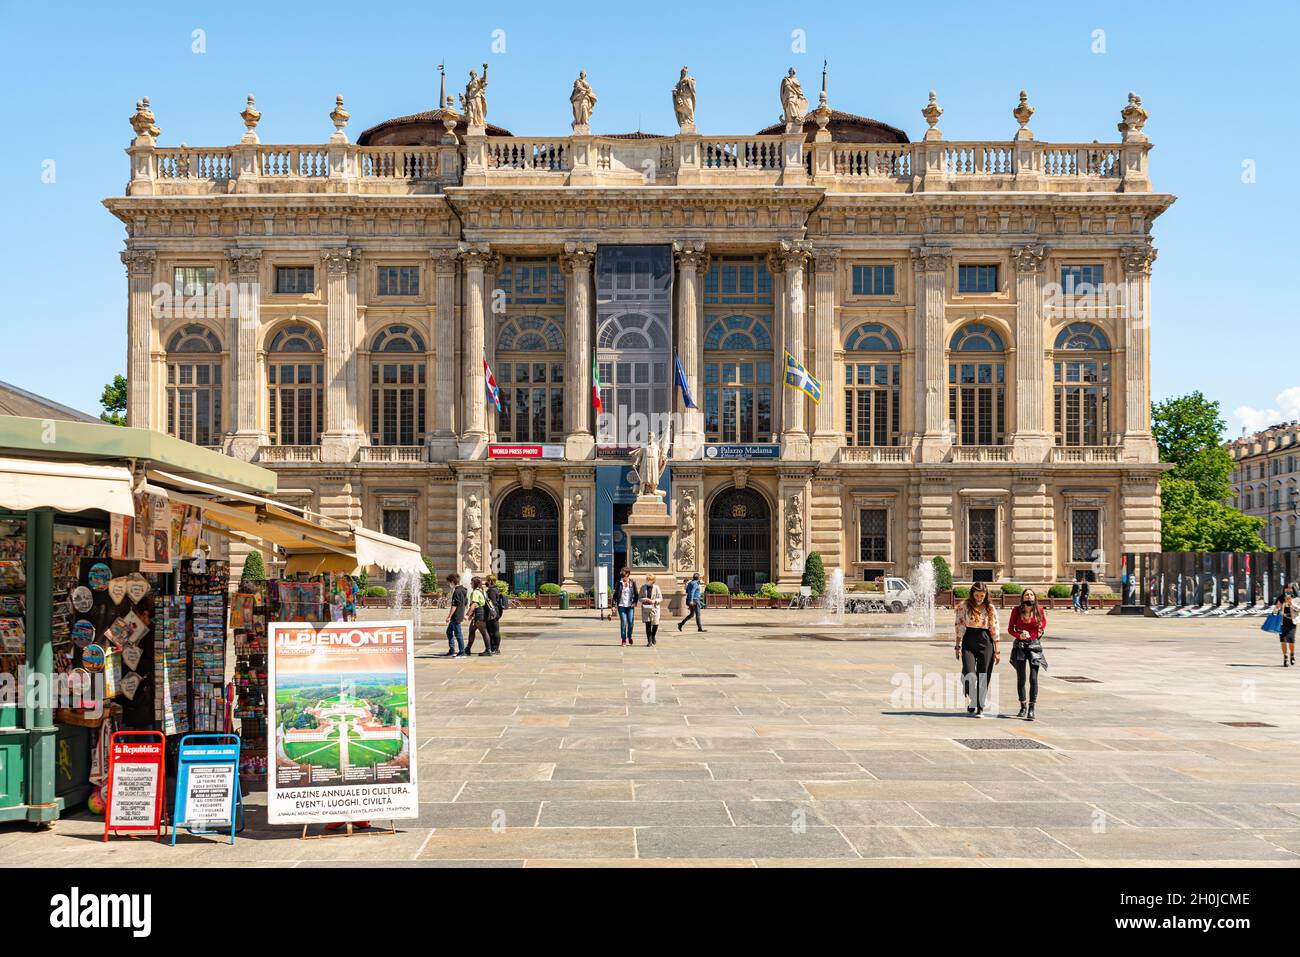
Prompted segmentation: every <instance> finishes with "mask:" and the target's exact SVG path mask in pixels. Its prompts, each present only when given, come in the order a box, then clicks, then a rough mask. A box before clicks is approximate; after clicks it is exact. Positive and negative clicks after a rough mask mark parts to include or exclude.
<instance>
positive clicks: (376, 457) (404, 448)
mask: <svg viewBox="0 0 1300 957" xmlns="http://www.w3.org/2000/svg"><path fill="white" fill-rule="evenodd" d="M357 458H358V461H361V462H388V463H409V462H423V461H425V460H426V459H427V458H428V449H427V448H426V447H425V446H423V445H363V446H361V448H360V449H358V450H357Z"/></svg>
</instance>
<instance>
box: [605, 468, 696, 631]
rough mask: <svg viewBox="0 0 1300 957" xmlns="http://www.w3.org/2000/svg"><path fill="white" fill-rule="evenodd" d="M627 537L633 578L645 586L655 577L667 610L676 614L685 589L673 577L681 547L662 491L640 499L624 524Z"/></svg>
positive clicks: (633, 504) (645, 495) (633, 505)
mask: <svg viewBox="0 0 1300 957" xmlns="http://www.w3.org/2000/svg"><path fill="white" fill-rule="evenodd" d="M623 534H624V535H625V536H626V537H627V556H628V557H627V563H628V568H630V569H631V571H632V577H633V578H635V579H636V580H637V583H638V584H644V583H645V576H646V575H648V574H650V575H654V576H655V584H656V585H658V586H659V589H660V591H662V592H663V594H664V603H665V610H666V611H668V612H669V613H671V614H676V610H677V608H678V607H680V604H681V601H680V598H679V593H680V591H681V588H680V586H679V584H678V582H677V579H676V578H675V577H674V576H673V575H672V573H671V571H672V566H671V563H672V556H673V554H674V552H675V549H676V546H677V524H676V522H675V521H674V520H673V517H672V516H671V515H669V514H668V504H667V503H666V502H665V501H664V493H663V491H662V490H660V489H655V491H654V492H651V493H644V492H643V493H641V494H640V495H638V496H637V497H636V501H635V502H634V503H632V509H631V511H630V513H629V514H628V517H627V521H625V522H624V523H623ZM617 571H618V569H615V573H617Z"/></svg>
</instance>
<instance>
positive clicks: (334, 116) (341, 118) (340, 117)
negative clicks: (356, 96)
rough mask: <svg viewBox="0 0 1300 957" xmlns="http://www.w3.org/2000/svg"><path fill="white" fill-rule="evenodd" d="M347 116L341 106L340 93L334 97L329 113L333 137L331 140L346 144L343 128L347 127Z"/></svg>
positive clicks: (341, 96)
mask: <svg viewBox="0 0 1300 957" xmlns="http://www.w3.org/2000/svg"><path fill="white" fill-rule="evenodd" d="M348 119H349V114H348V111H347V109H346V108H344V106H343V94H342V93H340V94H339V95H338V96H336V97H334V109H333V110H332V111H331V112H330V120H331V122H333V124H334V136H333V137H331V138H332V139H335V140H339V141H343V142H346V141H347V134H345V133H344V132H343V127H345V126H347V125H348Z"/></svg>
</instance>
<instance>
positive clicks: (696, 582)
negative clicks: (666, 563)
mask: <svg viewBox="0 0 1300 957" xmlns="http://www.w3.org/2000/svg"><path fill="white" fill-rule="evenodd" d="M703 594H704V586H703V585H701V584H700V573H699V572H696V573H695V574H694V575H693V576H691V580H690V581H688V582H687V583H686V608H687V612H686V617H685V618H683V619H682V620H681V621H679V622H678V623H677V630H678V631H681V630H682V628H683V627H684V626H685V625H686V623H687V622H688V621H690V620H691V619H692V618H694V619H695V627H696V628H697V629H698V630H699V631H707V630H708V629H706V628H705V627H704V619H703V618H701V617H700V609H701V608H703V607H704V602H703V600H702V599H703Z"/></svg>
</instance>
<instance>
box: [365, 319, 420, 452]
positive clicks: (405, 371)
mask: <svg viewBox="0 0 1300 957" xmlns="http://www.w3.org/2000/svg"><path fill="white" fill-rule="evenodd" d="M426 351H427V350H426V348H425V344H424V337H423V336H422V335H420V334H419V333H418V332H417V331H416V330H414V329H412V328H411V327H410V326H405V325H398V326H388V327H386V328H384V329H382V330H380V331H379V332H378V333H376V335H375V337H374V339H372V340H371V342H370V443H371V444H372V445H423V444H424V421H425V376H426V371H425V368H426V360H425V352H426Z"/></svg>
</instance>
